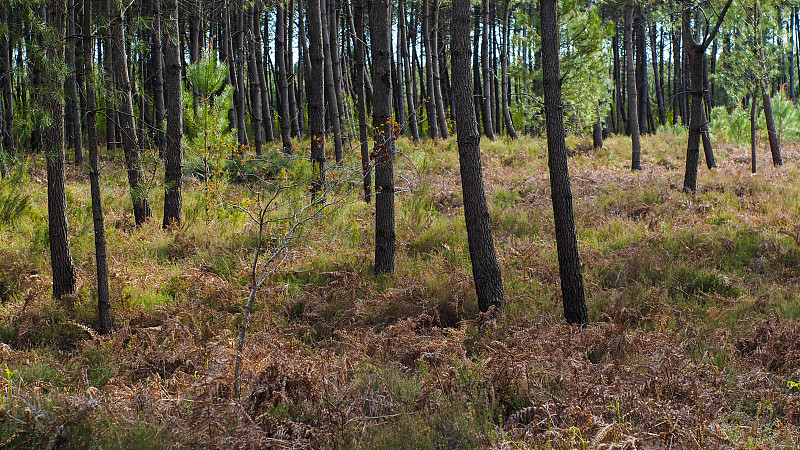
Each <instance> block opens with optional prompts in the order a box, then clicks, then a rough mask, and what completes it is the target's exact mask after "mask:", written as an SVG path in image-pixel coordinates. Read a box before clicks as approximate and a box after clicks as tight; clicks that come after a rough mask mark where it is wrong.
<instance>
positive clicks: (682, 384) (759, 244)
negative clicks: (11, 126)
mask: <svg viewBox="0 0 800 450" xmlns="http://www.w3.org/2000/svg"><path fill="white" fill-rule="evenodd" d="M642 142H643V156H642V162H643V166H644V167H645V169H644V170H642V171H638V172H631V171H630V170H629V169H626V166H627V167H628V168H629V164H630V159H629V156H627V157H626V155H627V154H628V150H626V149H628V148H629V145H630V140H629V139H627V138H624V137H620V138H612V139H609V140H607V141H606V144H605V147H604V148H603V149H600V150H597V151H595V150H592V149H591V141H590V140H589V141H588V142H587V141H586V140H585V139H581V140H568V147H569V148H570V149H571V153H572V154H573V156H572V157H571V158H570V171H571V174H572V185H573V189H574V196H575V218H576V229H577V234H578V242H579V247H580V252H581V257H582V266H583V270H584V276H585V286H586V292H587V295H586V297H587V304H588V309H589V322H590V324H589V325H587V326H586V327H585V328H583V329H580V328H575V327H573V326H570V325H567V324H565V323H564V322H563V316H562V312H561V305H560V289H559V282H558V262H557V259H556V250H555V242H554V238H553V216H552V208H551V206H550V198H549V197H550V196H549V187H548V175H547V156H546V154H547V152H546V144H545V142H544V141H543V140H539V139H530V138H521V139H519V140H514V141H504V140H498V141H495V142H484V143H483V145H482V149H483V163H484V166H485V179H486V188H487V198H488V201H489V207H490V211H491V216H492V227H493V230H494V233H495V240H496V246H497V253H498V259H499V261H500V264H501V267H502V274H503V280H504V285H505V289H506V295H507V303H506V306H505V308H504V311H503V314H502V315H500V316H499V317H497V318H495V319H491V318H490V317H488V316H486V315H482V314H480V313H479V311H478V308H477V300H476V297H475V290H474V286H473V284H472V281H471V271H470V263H469V258H468V256H469V253H468V250H467V242H466V234H465V230H464V222H463V208H462V206H461V203H462V198H461V193H460V189H459V186H458V164H457V154H456V150H455V141H454V139H452V138H451V139H449V140H445V141H439V142H429V143H426V144H424V145H422V146H419V147H418V146H415V145H413V143H411V142H410V141H408V140H406V139H405V138H401V139H400V140H398V158H397V167H396V170H397V171H398V180H403V181H402V182H399V183H398V187H401V188H402V192H399V193H398V195H397V217H396V221H397V233H398V235H397V240H398V255H397V267H396V272H395V275H394V276H392V277H388V276H375V275H372V274H371V268H370V263H369V261H370V259H371V253H372V249H373V237H372V235H371V232H370V229H371V226H372V225H371V223H372V220H373V219H372V218H371V215H372V214H374V213H373V212H372V211H373V210H372V207H371V205H370V204H367V203H364V202H363V201H362V200H359V196H358V195H357V194H353V198H352V201H350V202H347V203H345V204H342V205H341V206H340V207H339V208H337V209H336V211H335V212H334V213H332V214H330V215H328V216H326V217H324V218H321V219H320V220H319V221H317V222H315V223H314V224H313V225H311V226H309V227H308V228H307V229H306V230H304V232H303V234H302V239H300V240H299V241H297V242H296V245H293V247H292V250H291V255H290V257H289V258H287V260H286V261H285V262H284V263H283V265H282V267H281V268H280V270H279V272H278V273H276V275H275V276H274V277H273V278H272V279H271V280H270V281H269V282H267V283H266V284H265V285H264V287H263V289H262V290H261V292H259V295H258V298H257V301H256V303H255V307H254V309H253V313H252V316H251V322H250V323H251V328H250V331H249V333H248V337H247V340H246V343H245V347H244V353H243V354H244V359H243V361H244V362H243V368H242V389H241V396H240V397H235V396H233V395H232V388H231V386H232V376H233V364H234V357H235V354H236V346H235V337H236V336H235V335H236V333H237V331H238V329H237V325H238V323H239V322H240V321H241V314H240V312H241V309H242V307H243V304H244V302H245V301H246V299H247V295H248V290H249V285H248V284H249V280H250V277H249V274H250V272H249V270H250V264H251V262H252V261H251V260H252V256H253V242H254V233H255V230H254V228H253V226H252V224H251V223H249V222H248V220H247V219H246V218H245V217H244V216H243V214H242V213H237V212H234V211H231V210H229V209H225V208H219V207H207V206H206V205H207V203H206V201H205V198H206V193H205V192H204V189H203V183H201V182H200V181H199V180H198V179H196V178H191V179H190V180H191V181H186V182H185V183H184V194H183V195H184V199H185V200H184V202H185V218H184V221H183V222H182V224H181V226H180V227H179V228H176V229H170V230H163V229H162V228H161V226H160V224H159V223H157V221H149V222H147V223H145V224H143V225H142V226H141V227H139V228H135V227H133V225H132V220H131V219H132V210H131V206H130V202H129V201H127V196H126V195H125V190H126V179H125V171H124V169H123V167H121V166H120V164H119V162H118V161H120V159H119V158H118V157H117V156H115V155H112V156H110V157H108V158H107V159H105V160H104V161H103V164H102V165H103V173H104V174H106V176H105V177H104V183H103V201H104V205H106V208H107V209H106V218H107V223H108V231H107V237H108V249H109V255H108V261H109V269H110V277H109V280H110V292H111V299H110V301H111V305H112V310H113V315H114V321H115V322H114V332H113V333H112V334H110V335H108V336H99V335H97V334H96V333H95V332H94V331H93V329H94V328H95V327H96V325H97V324H96V321H97V313H96V306H97V299H96V295H95V294H94V292H93V288H92V286H93V284H94V283H95V280H94V274H93V270H92V267H93V259H94V258H93V237H92V232H91V220H90V219H91V212H90V206H89V204H90V199H89V190H88V187H87V186H86V182H85V181H84V180H85V178H84V175H82V174H81V173H80V172H79V171H77V170H75V168H74V167H68V169H69V170H68V176H67V195H68V198H69V202H70V205H73V206H72V207H71V208H70V211H71V221H70V236H72V244H73V257H74V259H75V267H76V269H77V278H78V289H77V294H76V295H75V296H73V297H70V298H69V299H67V300H66V301H62V302H57V301H55V300H53V299H52V297H51V296H50V295H49V294H48V292H49V289H50V264H49V260H48V256H47V255H48V252H47V239H46V236H47V235H46V232H45V231H44V230H46V228H47V226H46V219H47V214H46V206H45V198H46V195H45V191H46V189H45V188H46V186H45V185H46V183H45V171H44V164H43V160H42V158H40V157H36V158H33V159H30V160H29V163H28V164H29V165H28V169H27V172H28V173H27V179H28V182H27V184H26V186H27V188H26V189H27V192H28V193H29V194H30V195H31V201H30V207H29V209H28V211H27V212H26V214H25V218H23V219H22V220H19V221H18V222H17V223H16V225H15V226H14V227H8V226H5V227H3V228H2V235H1V237H2V242H3V246H2V250H0V261H2V263H0V267H1V268H2V272H0V282H2V283H3V287H2V290H0V292H2V293H3V303H2V310H1V312H2V317H1V318H0V338H1V339H2V341H3V344H2V364H3V367H2V370H3V373H2V377H3V379H2V380H0V382H2V394H3V401H2V410H0V420H2V430H3V431H2V439H3V442H4V444H3V446H5V447H11V448H14V447H22V448H39V447H45V446H47V445H54V446H60V447H65V448H80V447H86V446H96V447H103V448H168V447H179V448H193V447H198V446H199V447H213V448H257V447H265V446H266V447H275V448H295V447H308V446H310V447H345V448H352V447H358V448H439V447H449V448H485V447H497V448H520V447H521V448H634V446H635V447H636V448H668V447H669V446H670V445H672V447H673V448H722V447H728V448H796V447H797V445H798V428H797V426H798V423H800V392H799V391H798V385H797V382H798V381H800V369H798V367H800V359H798V358H800V341H798V338H800V325H798V322H797V319H798V315H799V314H800V303H798V280H800V265H799V264H798V259H800V247H799V246H798V242H797V239H798V232H799V231H800V230H798V225H797V222H796V218H797V217H798V214H799V213H800V187H798V185H797V183H796V182H795V180H797V179H798V176H800V171H799V170H798V167H797V165H796V164H795V163H794V162H789V163H787V164H786V165H784V166H783V167H780V168H773V167H771V166H770V167H767V168H765V169H764V170H763V171H761V172H760V173H758V174H756V175H751V174H750V173H749V161H748V153H747V152H748V150H747V149H744V148H742V147H741V146H737V145H731V144H727V143H725V142H724V141H718V149H719V150H718V160H719V166H720V167H719V168H718V169H715V170H713V171H708V170H701V171H700V174H699V180H698V192H697V193H696V194H695V195H691V194H685V193H683V192H681V189H680V186H681V184H680V182H681V176H682V172H681V169H680V167H681V159H682V158H683V152H684V148H685V142H686V133H685V132H681V131H680V130H677V131H675V130H673V131H670V130H664V131H662V132H659V133H658V134H656V135H653V136H649V137H646V138H644V139H643V141H642ZM799 154H800V148H799V147H798V146H797V145H795V144H792V145H789V146H786V147H785V148H784V155H785V157H786V159H787V161H797V157H798V156H800V155H799ZM148 164H157V163H155V162H154V160H152V159H151V160H150V161H149V162H148ZM307 164H308V163H307V162H303V161H298V162H297V163H296V165H297V166H303V165H307ZM153 206H154V208H157V207H158V206H159V205H157V204H155V202H154V205H153Z"/></svg>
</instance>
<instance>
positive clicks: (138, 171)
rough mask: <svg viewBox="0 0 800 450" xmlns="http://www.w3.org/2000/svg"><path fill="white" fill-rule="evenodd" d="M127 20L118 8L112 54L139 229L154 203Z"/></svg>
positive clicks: (114, 25) (114, 21) (120, 122)
mask: <svg viewBox="0 0 800 450" xmlns="http://www.w3.org/2000/svg"><path fill="white" fill-rule="evenodd" d="M123 23H124V18H123V16H122V11H121V10H120V9H119V8H118V7H116V8H115V10H114V13H113V15H112V17H111V51H112V54H113V57H114V83H115V85H116V88H117V91H118V95H119V97H120V98H121V102H120V105H119V125H120V131H121V134H122V147H123V149H124V151H125V167H126V169H127V171H128V184H129V185H130V190H131V199H132V200H133V216H134V219H135V221H136V225H137V226H139V225H141V224H143V223H144V222H145V221H147V220H148V219H149V218H150V217H151V216H152V211H151V209H150V201H149V200H148V199H147V190H148V188H147V183H146V181H145V179H144V173H143V170H142V160H141V154H140V152H139V147H138V146H137V144H138V141H137V140H136V125H135V124H134V117H135V116H134V113H133V98H132V97H131V83H130V79H129V78H128V58H127V56H126V52H125V32H124V31H123Z"/></svg>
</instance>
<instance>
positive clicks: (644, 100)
mask: <svg viewBox="0 0 800 450" xmlns="http://www.w3.org/2000/svg"><path fill="white" fill-rule="evenodd" d="M633 34H634V45H635V47H636V48H635V52H636V53H635V61H636V94H637V96H638V97H637V101H636V106H637V113H638V114H639V133H640V134H648V133H650V131H651V130H650V128H649V127H648V125H647V116H648V110H649V102H648V94H649V91H650V89H649V86H648V81H647V49H646V47H645V37H646V33H645V22H644V20H643V18H642V15H641V12H640V11H639V8H637V11H636V12H634V20H633ZM631 55H634V54H633V53H631Z"/></svg>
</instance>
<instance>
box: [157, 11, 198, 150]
mask: <svg viewBox="0 0 800 450" xmlns="http://www.w3.org/2000/svg"><path fill="white" fill-rule="evenodd" d="M152 2H153V9H154V11H155V17H154V18H153V33H152V37H153V41H152V44H153V47H152V48H151V51H150V57H151V58H152V60H153V103H154V106H155V127H156V146H157V147H158V154H159V155H163V153H164V145H165V144H166V135H165V134H164V120H165V117H166V107H165V105H164V59H163V58H164V56H163V51H162V37H163V34H162V32H161V1H160V0H152ZM198 95H199V94H198Z"/></svg>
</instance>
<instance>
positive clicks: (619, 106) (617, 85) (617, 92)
mask: <svg viewBox="0 0 800 450" xmlns="http://www.w3.org/2000/svg"><path fill="white" fill-rule="evenodd" d="M611 47H612V48H613V52H614V106H615V108H614V114H615V115H616V121H615V125H616V127H615V129H614V132H615V133H623V132H624V131H625V127H624V126H623V124H622V122H623V120H622V119H623V112H622V111H623V108H624V106H623V104H624V103H625V101H624V100H623V98H622V93H623V91H624V89H623V88H622V74H621V71H622V69H621V64H620V58H619V27H615V28H614V36H613V37H612V38H611Z"/></svg>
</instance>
